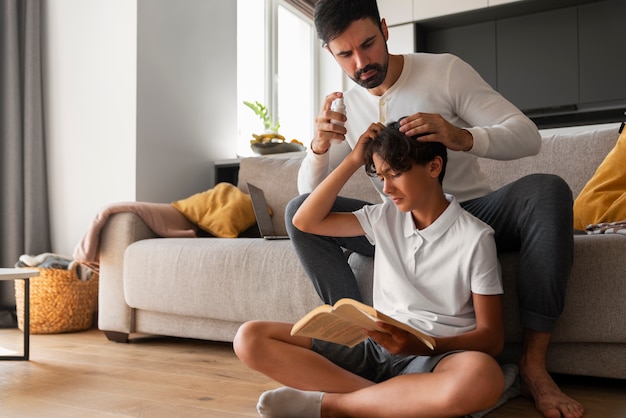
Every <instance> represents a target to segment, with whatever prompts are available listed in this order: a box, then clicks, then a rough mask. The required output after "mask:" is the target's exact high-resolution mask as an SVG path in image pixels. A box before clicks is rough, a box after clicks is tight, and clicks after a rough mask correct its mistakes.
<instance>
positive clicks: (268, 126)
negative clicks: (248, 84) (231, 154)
mask: <svg viewBox="0 0 626 418" xmlns="http://www.w3.org/2000/svg"><path fill="white" fill-rule="evenodd" d="M243 104H244V105H246V106H248V107H249V108H250V109H252V111H253V112H254V113H255V114H256V115H257V116H258V117H259V118H260V119H261V120H262V121H263V127H264V128H265V130H264V132H263V133H261V134H252V137H253V139H251V140H250V148H252V151H253V152H254V153H255V154H259V155H265V154H278V153H283V152H295V151H304V146H303V145H302V143H301V142H300V141H298V140H296V139H293V140H291V142H287V141H286V140H285V137H284V136H282V135H281V134H279V133H278V129H279V128H280V122H278V120H276V121H275V120H274V118H273V117H272V115H271V114H270V112H269V109H268V108H267V107H266V106H265V105H264V104H263V103H260V102H258V101H255V102H254V103H253V102H248V101H244V102H243Z"/></svg>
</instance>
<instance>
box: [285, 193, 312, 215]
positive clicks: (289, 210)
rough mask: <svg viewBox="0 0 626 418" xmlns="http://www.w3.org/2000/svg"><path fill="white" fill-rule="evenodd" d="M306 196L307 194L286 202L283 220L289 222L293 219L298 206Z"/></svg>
mask: <svg viewBox="0 0 626 418" xmlns="http://www.w3.org/2000/svg"><path fill="white" fill-rule="evenodd" d="M308 196H309V193H305V194H301V195H299V196H296V197H294V198H293V199H291V200H290V201H289V202H287V206H286V207H285V219H288V220H289V221H291V219H293V216H294V215H295V214H296V212H297V211H298V209H299V208H300V206H302V203H303V202H304V200H305V199H306V198H307V197H308Z"/></svg>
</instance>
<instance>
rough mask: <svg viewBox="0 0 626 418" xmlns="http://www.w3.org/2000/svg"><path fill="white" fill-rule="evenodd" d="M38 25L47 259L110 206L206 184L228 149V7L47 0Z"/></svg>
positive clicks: (199, 2)
mask: <svg viewBox="0 0 626 418" xmlns="http://www.w3.org/2000/svg"><path fill="white" fill-rule="evenodd" d="M43 21H44V49H45V59H44V88H45V119H46V135H47V141H48V163H49V173H50V176H49V188H50V211H51V222H52V251H54V252H57V253H60V254H65V255H71V254H72V252H73V249H74V247H75V246H76V244H77V243H78V242H79V241H80V238H81V237H82V235H83V234H84V232H85V230H86V229H87V227H88V226H89V224H90V223H91V221H92V220H93V218H94V216H95V215H96V214H97V213H98V211H99V210H100V209H102V208H103V207H104V206H106V205H108V204H111V203H115V202H123V201H136V200H137V201H140V200H141V201H152V202H170V201H173V200H177V199H179V198H182V197H187V196H188V195H190V194H193V193H196V192H199V191H202V190H204V189H206V188H208V187H210V186H212V184H213V161H215V160H219V159H223V158H230V157H232V156H234V155H235V151H236V141H235V138H236V133H237V131H236V2H234V1H226V2H225V1H221V0H177V1H169V0H48V1H46V2H45V3H44V14H43Z"/></svg>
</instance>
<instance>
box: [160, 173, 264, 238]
mask: <svg viewBox="0 0 626 418" xmlns="http://www.w3.org/2000/svg"><path fill="white" fill-rule="evenodd" d="M172 206H174V207H175V208H176V209H177V210H179V211H180V212H181V213H182V214H183V215H185V217H187V219H189V220H190V221H191V222H193V223H195V224H196V225H198V226H199V227H200V228H202V229H203V230H205V231H206V232H208V233H210V234H211V235H213V236H216V237H219V238H235V237H237V236H238V235H239V233H241V232H243V231H245V230H246V229H248V228H250V227H251V226H252V225H253V224H254V222H255V217H254V210H253V208H252V201H251V199H250V196H249V195H247V194H245V193H243V192H242V191H241V190H239V189H238V188H237V187H235V186H233V185H232V184H230V183H219V184H217V185H216V186H215V187H214V188H212V189H209V190H206V191H204V192H200V193H196V194H194V195H193V196H190V197H188V198H186V199H182V200H178V201H176V202H172Z"/></svg>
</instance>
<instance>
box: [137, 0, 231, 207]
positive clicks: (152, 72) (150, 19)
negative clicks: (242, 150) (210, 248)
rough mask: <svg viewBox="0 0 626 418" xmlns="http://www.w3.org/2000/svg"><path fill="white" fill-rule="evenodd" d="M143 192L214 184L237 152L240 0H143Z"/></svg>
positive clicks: (168, 192) (182, 191)
mask: <svg viewBox="0 0 626 418" xmlns="http://www.w3.org/2000/svg"><path fill="white" fill-rule="evenodd" d="M137 20H138V26H137V45H138V47H137V74H138V76H137V195H136V198H137V200H138V201H147V202H171V201H173V200H178V199H181V198H185V197H188V196H190V195H192V194H194V193H198V192H201V191H203V190H206V189H208V188H210V187H212V186H213V184H214V180H213V179H214V167H213V161H216V160H220V159H225V158H233V157H235V155H236V150H237V2H236V1H223V0H176V1H172V0H138V15H137Z"/></svg>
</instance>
